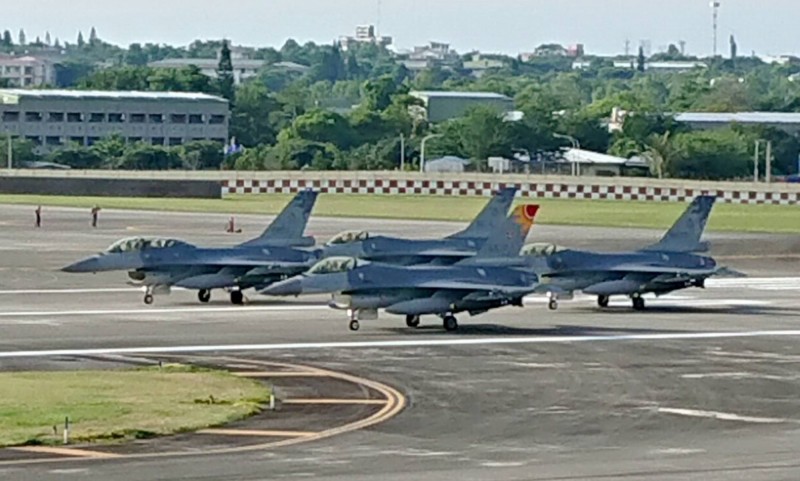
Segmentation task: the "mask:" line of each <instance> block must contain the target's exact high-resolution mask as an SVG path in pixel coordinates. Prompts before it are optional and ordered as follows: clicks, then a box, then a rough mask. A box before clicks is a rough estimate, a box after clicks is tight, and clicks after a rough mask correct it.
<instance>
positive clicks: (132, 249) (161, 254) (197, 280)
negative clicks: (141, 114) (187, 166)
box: [62, 191, 319, 305]
mask: <svg viewBox="0 0 800 481" xmlns="http://www.w3.org/2000/svg"><path fill="white" fill-rule="evenodd" d="M316 199H317V193H316V192H313V191H304V192H300V193H299V194H297V196H296V197H295V198H294V199H293V200H292V201H291V202H290V203H289V204H288V205H287V206H286V207H285V208H284V209H283V211H282V212H281V213H280V214H279V215H278V216H277V217H276V218H275V220H274V221H273V222H272V223H271V224H270V225H269V227H267V229H266V230H265V231H264V232H263V233H262V234H261V235H260V236H258V237H256V238H255V239H252V240H249V241H247V242H245V243H243V244H240V245H237V246H234V247H223V248H203V247H198V246H195V245H192V244H189V243H187V242H184V241H181V240H177V239H158V238H144V237H134V238H127V239H122V240H119V241H117V242H115V243H114V244H113V245H112V246H111V247H109V248H108V249H106V251H105V252H102V253H100V254H98V255H95V256H91V257H89V258H86V259H83V260H80V261H78V262H76V263H74V264H71V265H68V266H66V267H64V268H63V269H62V270H63V271H64V272H71V273H88V272H94V273H96V272H106V271H118V270H125V271H128V276H129V277H130V279H131V283H132V284H134V285H141V286H144V287H145V295H144V302H145V304H152V303H153V295H154V294H169V293H170V291H171V289H172V288H173V287H181V288H186V289H193V290H194V289H196V290H197V291H198V294H197V298H198V300H199V301H200V302H203V303H206V302H209V301H210V300H211V290H212V289H227V290H228V291H229V292H230V299H231V302H232V303H233V304H236V305H240V304H242V303H243V302H244V295H243V294H242V291H243V290H245V289H248V288H251V287H252V288H257V289H263V288H264V287H266V286H268V285H270V284H272V283H273V282H276V281H279V280H281V279H285V278H287V277H291V276H294V275H296V274H298V273H300V272H303V271H305V270H306V269H308V268H309V267H311V266H312V265H313V264H314V263H315V262H316V261H317V260H318V259H319V254H318V252H315V251H309V250H304V249H300V248H299V247H308V246H313V245H314V239H313V238H312V237H304V236H303V231H305V228H306V224H307V223H308V218H309V216H310V214H311V210H312V209H313V207H314V203H315V202H316Z"/></svg>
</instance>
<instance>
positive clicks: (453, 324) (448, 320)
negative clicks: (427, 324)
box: [442, 316, 458, 332]
mask: <svg viewBox="0 0 800 481" xmlns="http://www.w3.org/2000/svg"><path fill="white" fill-rule="evenodd" d="M442 325H443V326H444V330H445V331H447V332H453V331H456V330H458V319H456V317H455V316H444V317H443V318H442Z"/></svg>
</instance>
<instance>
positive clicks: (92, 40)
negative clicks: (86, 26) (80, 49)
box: [89, 27, 100, 45]
mask: <svg viewBox="0 0 800 481" xmlns="http://www.w3.org/2000/svg"><path fill="white" fill-rule="evenodd" d="M99 42H100V39H99V38H98V37H97V29H95V28H94V27H92V30H91V31H90V32H89V45H97V44H98V43H99Z"/></svg>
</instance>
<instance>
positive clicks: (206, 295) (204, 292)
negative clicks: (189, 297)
mask: <svg viewBox="0 0 800 481" xmlns="http://www.w3.org/2000/svg"><path fill="white" fill-rule="evenodd" d="M197 300H198V301H200V302H202V303H203V304H206V303H207V302H208V301H210V300H211V291H210V290H208V289H200V291H199V292H198V293H197Z"/></svg>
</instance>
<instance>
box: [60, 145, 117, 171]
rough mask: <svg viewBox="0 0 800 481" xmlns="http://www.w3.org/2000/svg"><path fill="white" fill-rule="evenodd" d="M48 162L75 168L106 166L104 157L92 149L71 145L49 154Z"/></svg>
mask: <svg viewBox="0 0 800 481" xmlns="http://www.w3.org/2000/svg"><path fill="white" fill-rule="evenodd" d="M47 161H48V162H53V163H56V164H61V165H68V166H70V167H72V168H73V169H100V168H103V167H106V165H105V163H104V159H103V157H101V156H100V154H99V153H98V152H97V151H95V150H92V149H87V148H86V147H83V146H78V145H70V146H68V147H64V148H61V149H58V150H56V151H54V152H53V153H51V154H50V155H48V156H47Z"/></svg>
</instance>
